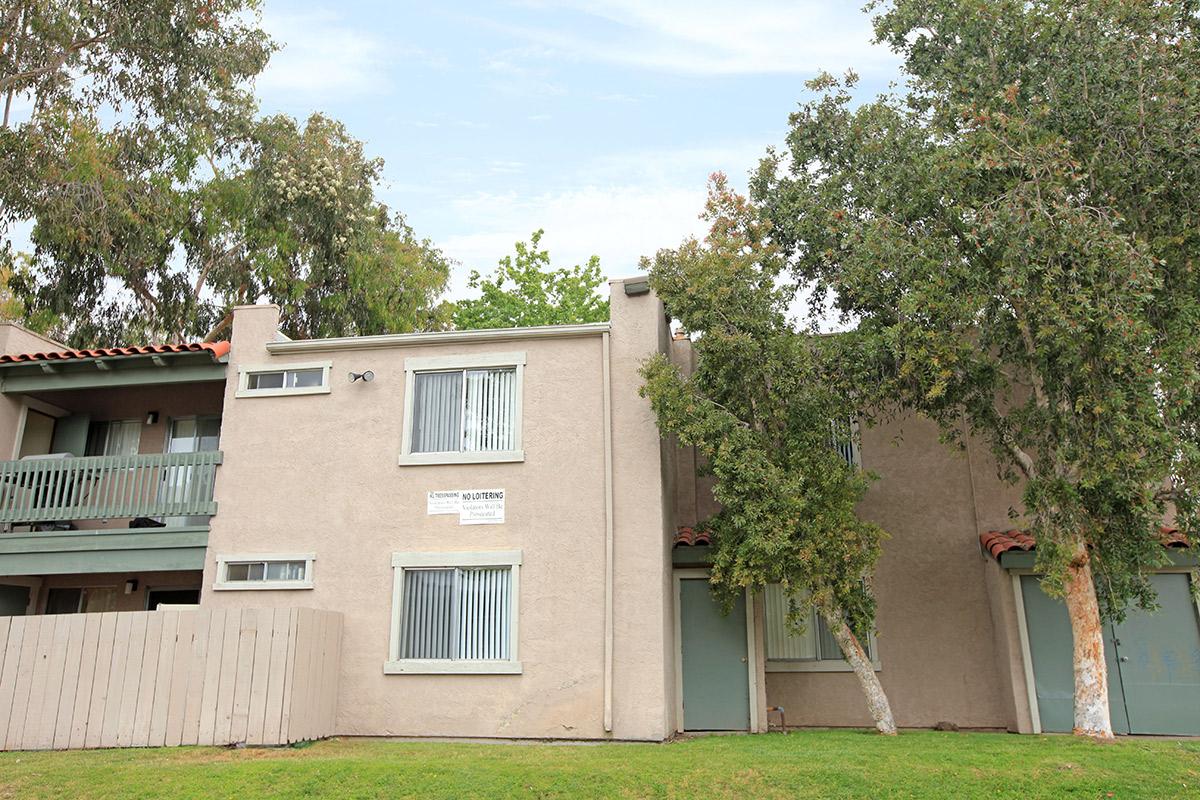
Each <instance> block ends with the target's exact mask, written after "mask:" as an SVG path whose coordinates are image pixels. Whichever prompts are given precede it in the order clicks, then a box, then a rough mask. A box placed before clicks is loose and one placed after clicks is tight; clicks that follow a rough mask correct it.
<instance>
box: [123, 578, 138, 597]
mask: <svg viewBox="0 0 1200 800" xmlns="http://www.w3.org/2000/svg"><path fill="white" fill-rule="evenodd" d="M137 587H138V582H137V578H130V579H129V580H127V581H125V594H133V593H134V592H136V591H137Z"/></svg>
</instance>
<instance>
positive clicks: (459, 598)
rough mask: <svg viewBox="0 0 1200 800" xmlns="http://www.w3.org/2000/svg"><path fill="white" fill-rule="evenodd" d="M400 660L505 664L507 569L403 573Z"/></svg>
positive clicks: (508, 652)
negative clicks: (494, 662)
mask: <svg viewBox="0 0 1200 800" xmlns="http://www.w3.org/2000/svg"><path fill="white" fill-rule="evenodd" d="M402 604H403V605H402V609H403V611H402V613H401V615H400V658H402V659H439V660H447V659H448V660H456V661H507V660H509V659H510V658H511V657H512V655H511V653H512V647H511V638H512V636H511V623H512V568H511V567H472V568H454V569H405V570H404V589H403V600H402Z"/></svg>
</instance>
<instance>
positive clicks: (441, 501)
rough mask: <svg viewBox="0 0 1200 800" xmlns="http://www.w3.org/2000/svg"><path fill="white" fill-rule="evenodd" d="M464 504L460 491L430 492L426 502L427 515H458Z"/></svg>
mask: <svg viewBox="0 0 1200 800" xmlns="http://www.w3.org/2000/svg"><path fill="white" fill-rule="evenodd" d="M461 502H462V492H460V491H459V490H458V489H454V490H453V491H448V492H429V493H427V495H426V500H425V513H426V514H430V515H432V514H457V513H458V509H459V506H460V504H461Z"/></svg>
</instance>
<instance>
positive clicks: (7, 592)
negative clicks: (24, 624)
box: [0, 584, 29, 617]
mask: <svg viewBox="0 0 1200 800" xmlns="http://www.w3.org/2000/svg"><path fill="white" fill-rule="evenodd" d="M28 607H29V587H28V586H10V585H8V584H0V617H23V616H25V609H26V608H28Z"/></svg>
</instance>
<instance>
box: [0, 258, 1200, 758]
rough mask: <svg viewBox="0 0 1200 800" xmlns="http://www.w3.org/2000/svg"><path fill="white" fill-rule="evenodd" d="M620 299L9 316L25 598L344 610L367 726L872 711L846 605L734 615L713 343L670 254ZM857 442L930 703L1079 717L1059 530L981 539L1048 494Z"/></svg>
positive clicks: (407, 731) (1035, 723)
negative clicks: (715, 574)
mask: <svg viewBox="0 0 1200 800" xmlns="http://www.w3.org/2000/svg"><path fill="white" fill-rule="evenodd" d="M611 297H612V313H611V321H610V322H609V323H604V324H593V325H575V326H550V327H544V328H529V329H511V330H500V331H466V332H444V333H427V334H426V333H422V334H402V335H388V336H366V337H354V338H346V339H327V340H314V341H289V340H286V339H285V338H283V337H281V336H280V335H279V334H278V332H277V326H278V311H277V309H275V308H274V307H272V306H248V307H242V308H238V309H236V310H235V313H234V321H233V329H232V336H231V338H230V342H228V343H217V344H214V345H190V346H173V347H172V346H169V347H153V348H126V349H113V350H104V351H88V352H62V351H63V348H62V346H61V345H58V344H57V343H54V342H50V341H48V340H45V339H42V338H41V337H38V336H36V335H35V334H32V333H30V332H28V331H25V330H24V329H22V328H20V327H18V326H14V325H3V326H0V352H2V353H4V354H6V355H5V356H3V357H2V358H0V451H3V452H5V453H6V454H7V453H8V452H11V461H8V462H4V463H3V464H0V522H2V523H3V524H4V525H5V532H4V533H0V615H2V614H10V615H15V614H26V613H28V614H45V613H74V612H97V611H99V612H105V611H122V610H135V609H154V608H156V607H158V606H159V605H160V604H167V605H171V606H175V607H178V606H179V605H191V604H197V603H198V604H199V606H200V607H201V608H202V609H203V608H206V607H207V608H214V609H231V610H232V609H244V608H291V607H305V608H314V609H319V610H327V611H335V612H340V613H341V614H342V615H343V619H344V624H343V627H342V630H341V641H340V654H339V657H338V658H339V660H338V670H337V681H336V711H335V714H334V717H333V719H334V723H333V732H335V733H338V734H346V735H389V736H391V735H394V736H473V737H516V738H528V737H535V738H579V739H604V738H613V739H640V740H661V739H665V738H668V737H670V736H672V735H674V734H675V733H676V732H678V731H683V730H700V729H744V730H752V731H762V730H766V729H767V726H768V724H771V725H778V724H779V723H780V722H781V717H780V714H781V712H780V709H782V714H783V715H784V716H786V722H787V724H788V725H830V726H859V725H865V724H868V723H869V717H868V715H867V712H866V707H865V703H864V701H863V699H862V696H861V693H860V690H859V688H858V685H857V683H856V681H855V679H854V676H853V674H852V673H851V672H849V670H848V667H847V666H846V664H845V662H844V661H843V660H842V659H841V656H840V653H839V652H836V650H835V647H833V646H831V640H830V638H829V637H828V633H827V632H826V631H824V630H823V629H822V627H821V625H820V624H819V623H817V622H815V621H814V624H812V625H810V626H809V629H808V630H807V631H806V632H805V633H804V634H802V635H799V634H796V633H794V632H791V631H789V630H787V629H786V628H785V627H784V626H783V623H782V614H781V611H780V609H781V606H780V598H779V596H778V594H777V593H776V592H775V591H774V589H773V587H767V588H766V589H765V590H764V591H760V592H756V593H753V594H751V595H749V596H748V597H747V599H746V602H745V605H744V606H743V607H739V608H738V609H735V612H734V613H733V614H732V615H730V616H722V615H721V614H720V613H719V611H718V610H717V609H716V607H715V605H714V604H713V603H712V601H711V599H710V598H709V597H708V593H707V584H706V581H705V574H706V573H705V566H706V563H707V552H708V551H707V548H706V547H705V546H704V539H703V535H702V534H700V535H697V534H695V533H694V532H693V529H696V528H697V526H698V525H699V524H700V523H702V522H703V520H704V519H705V518H706V517H707V516H708V515H710V514H711V513H712V512H713V510H714V505H713V499H712V496H711V491H710V490H709V487H708V486H707V484H706V483H705V482H704V481H703V480H698V479H697V477H696V464H695V459H694V455H693V454H692V453H691V452H690V451H688V450H685V449H680V448H678V447H676V446H675V445H674V444H673V443H672V442H669V441H666V442H665V441H663V440H662V439H661V438H660V436H659V434H658V431H657V429H656V427H655V424H654V419H653V416H652V414H651V412H650V409H649V407H648V404H647V402H646V401H645V400H644V399H642V398H641V397H640V396H639V394H638V387H639V385H640V379H639V376H638V367H639V365H640V364H641V363H642V362H643V361H644V360H645V359H646V358H648V357H650V356H651V355H653V354H655V353H667V354H669V355H670V357H671V358H672V359H673V360H674V361H675V362H676V363H677V364H679V365H680V366H681V367H682V368H685V369H686V368H687V367H688V365H689V363H690V359H691V358H692V354H691V352H690V349H689V343H688V342H687V341H686V340H675V339H673V338H672V337H671V336H670V331H669V326H668V320H667V317H666V315H665V313H664V309H663V308H662V305H661V303H660V302H659V301H658V300H657V298H656V297H655V296H654V295H653V293H651V292H649V290H648V287H647V286H646V282H645V280H644V279H641V278H635V279H629V280H625V281H614V282H613V283H612V285H611ZM846 455H847V457H848V458H851V459H853V460H854V461H855V462H857V463H859V464H861V465H862V466H863V467H865V468H868V469H870V470H872V471H873V472H875V473H876V474H878V475H879V476H880V480H879V481H878V482H877V483H876V484H875V486H874V488H872V490H871V491H870V493H869V495H868V497H867V499H866V501H865V502H864V504H863V508H862V512H863V513H864V514H865V515H867V516H868V517H870V518H871V519H873V520H875V521H876V522H878V523H880V524H881V525H882V526H883V527H884V528H885V529H886V530H887V531H888V532H889V533H890V535H891V538H890V539H889V540H888V541H887V543H886V544H885V546H884V554H883V557H882V559H881V561H880V563H879V568H878V572H877V576H876V580H875V583H874V585H875V588H876V592H877V595H878V600H879V615H878V633H877V635H876V636H875V637H874V638H873V640H872V642H871V651H872V657H873V659H874V660H875V662H876V667H877V669H878V671H879V675H880V679H881V681H882V683H883V686H884V688H885V689H886V691H887V693H888V695H889V698H890V699H891V703H892V706H893V709H894V711H895V715H896V720H897V722H898V724H899V725H901V726H902V727H927V726H933V725H935V724H937V723H940V722H950V723H953V724H955V725H958V726H960V727H968V728H994V729H1007V730H1012V731H1020V732H1029V731H1034V730H1040V729H1042V728H1043V727H1045V728H1046V729H1053V728H1054V726H1055V725H1057V724H1058V723H1057V721H1055V720H1057V717H1054V713H1053V711H1052V710H1051V709H1052V708H1055V707H1054V706H1053V702H1054V692H1055V691H1057V688H1056V685H1055V680H1058V679H1059V678H1061V675H1060V674H1059V672H1061V668H1060V665H1057V664H1056V663H1054V662H1053V658H1052V657H1056V656H1055V653H1057V652H1058V651H1057V650H1055V649H1054V648H1056V647H1058V645H1059V644H1061V638H1062V637H1061V630H1058V629H1056V628H1054V627H1053V624H1051V623H1052V622H1053V620H1051V622H1046V620H1047V619H1050V617H1052V616H1053V613H1054V612H1053V610H1052V609H1051V610H1050V611H1045V610H1043V611H1040V612H1037V613H1040V614H1042V615H1043V616H1042V617H1037V616H1034V615H1032V614H1033V612H1031V611H1030V610H1029V609H1028V608H1026V606H1027V601H1029V600H1031V598H1034V595H1033V594H1031V593H1036V592H1038V589H1037V586H1036V581H1028V580H1024V579H1023V578H1022V575H1023V574H1024V573H1027V572H1028V571H1029V568H1030V567H1031V561H1030V559H1029V556H1030V554H1029V553H1028V552H1027V549H1028V542H1025V543H1021V542H1019V541H1017V540H1016V539H1010V538H1006V539H1003V540H996V539H994V538H993V539H987V541H988V542H989V546H988V547H983V546H981V538H980V537H981V535H983V536H985V538H986V537H987V535H988V532H989V531H993V530H1007V529H1009V528H1011V527H1013V525H1014V522H1013V520H1012V519H1010V514H1009V512H1010V509H1011V508H1012V507H1014V505H1015V504H1016V501H1017V497H1018V495H1017V494H1016V493H1015V490H1014V489H1013V488H1012V487H1010V486H1008V485H1006V484H1004V483H1002V482H1001V481H999V480H998V479H997V478H996V469H995V465H994V464H993V463H992V462H991V461H990V456H989V455H988V454H987V451H986V449H984V448H981V447H978V446H975V445H973V444H972V445H971V446H969V447H967V448H966V450H964V451H951V450H949V449H947V448H946V447H944V446H943V445H941V444H940V443H939V442H938V439H937V431H936V429H935V428H934V427H933V426H932V425H931V424H930V423H929V422H927V421H925V420H922V419H919V418H912V419H906V420H902V421H898V422H895V423H892V424H889V425H886V426H882V427H877V428H872V429H867V430H864V431H863V434H862V438H861V445H860V446H858V447H856V448H851V449H847V451H846ZM1175 558H1176V561H1177V562H1178V564H1179V570H1178V574H1179V575H1184V580H1185V582H1186V580H1187V578H1186V575H1185V573H1184V572H1183V570H1184V568H1185V566H1186V562H1187V559H1186V558H1185V557H1183V556H1179V555H1178V554H1176V555H1175ZM1037 602H1041V601H1040V600H1038V601H1037ZM1039 608H1041V607H1040V606H1039ZM1176 611H1178V610H1176ZM1194 612H1195V608H1194V605H1193V606H1188V607H1187V608H1186V609H1185V612H1184V617H1181V619H1185V618H1186V616H1187V614H1191V615H1192V616H1191V620H1190V623H1186V624H1190V625H1191V626H1192V629H1188V630H1185V631H1184V632H1183V633H1182V634H1181V635H1180V636H1179V637H1177V638H1178V640H1179V642H1180V645H1179V646H1180V647H1181V648H1183V650H1182V651H1181V653H1182V655H1180V654H1174V653H1172V654H1171V658H1173V659H1175V660H1176V661H1178V660H1179V658H1182V659H1183V662H1184V663H1185V664H1186V662H1187V659H1188V658H1190V657H1191V656H1189V655H1188V652H1190V651H1188V648H1191V647H1192V645H1191V639H1189V638H1188V637H1189V636H1191V635H1192V633H1194V632H1195V630H1194V629H1195V628H1196V624H1195V614H1194ZM1054 624H1056V623H1054ZM1173 624H1177V621H1176V622H1175V623H1173ZM1186 624H1185V625H1184V627H1185V628H1186ZM1055 631H1058V632H1057V633H1055ZM1067 646H1068V647H1069V641H1068V642H1067ZM1171 646H1173V645H1171ZM1160 649H1161V648H1160ZM1195 650H1196V654H1195V659H1196V663H1197V666H1196V671H1197V675H1200V638H1197V645H1196V647H1195ZM1046 654H1048V655H1046ZM0 655H2V654H0ZM1177 656H1178V658H1177ZM1035 661H1036V663H1035ZM0 669H2V667H0ZM1056 670H1057V671H1056ZM1035 673H1036V675H1035ZM1181 674H1182V673H1181ZM1189 675H1190V673H1189V674H1183V675H1182V677H1180V675H1176V676H1175V677H1173V678H1172V679H1171V682H1170V686H1169V690H1170V691H1171V692H1174V693H1175V694H1174V697H1175V698H1176V699H1177V701H1178V702H1182V703H1183V704H1184V705H1185V706H1186V704H1188V703H1193V702H1200V678H1196V679H1195V681H1194V682H1192V683H1189V681H1193V678H1192V677H1189ZM1043 685H1044V686H1043ZM1180 698H1181V699H1180ZM1039 700H1040V703H1039ZM0 702H3V697H0ZM1134 716H1135V715H1134V714H1133V713H1132V712H1131V713H1130V721H1129V730H1134V731H1135V732H1136V729H1137V728H1138V725H1137V724H1135V723H1134V722H1133V721H1132V720H1133V718H1134ZM1043 723H1045V724H1044V725H1043ZM1155 724H1159V723H1155ZM1160 727H1161V726H1160ZM1151 732H1153V731H1151ZM1162 732H1174V731H1173V730H1172V731H1166V730H1163V731H1162Z"/></svg>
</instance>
